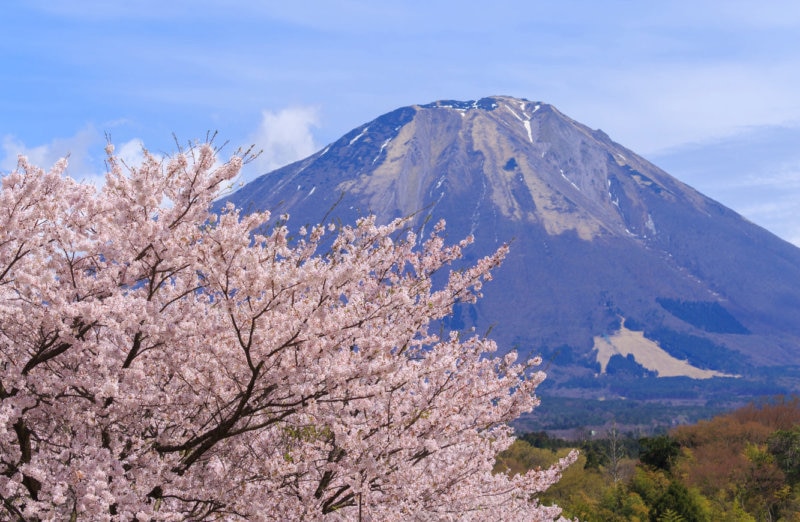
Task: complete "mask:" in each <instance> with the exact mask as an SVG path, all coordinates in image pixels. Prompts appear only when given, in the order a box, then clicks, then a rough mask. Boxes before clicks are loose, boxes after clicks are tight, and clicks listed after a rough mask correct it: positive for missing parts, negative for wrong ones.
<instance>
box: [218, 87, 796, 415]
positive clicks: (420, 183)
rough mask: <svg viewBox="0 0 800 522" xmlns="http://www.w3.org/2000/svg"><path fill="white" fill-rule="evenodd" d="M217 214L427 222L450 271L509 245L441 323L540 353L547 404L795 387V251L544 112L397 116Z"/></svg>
mask: <svg viewBox="0 0 800 522" xmlns="http://www.w3.org/2000/svg"><path fill="white" fill-rule="evenodd" d="M228 199H229V200H231V201H233V202H234V203H235V204H236V205H237V206H240V207H243V208H244V209H245V210H247V209H269V210H273V211H276V212H279V213H283V212H287V213H289V214H290V215H291V216H292V222H293V223H295V224H296V225H297V226H300V225H301V224H305V223H315V222H319V221H320V220H323V219H327V220H331V219H334V220H342V221H344V222H352V221H353V220H354V219H355V218H356V217H358V216H360V215H364V214H367V213H374V214H376V215H377V216H378V217H379V219H381V220H383V221H388V220H390V219H391V218H394V217H398V216H408V215H415V216H416V219H417V226H419V227H422V228H424V226H425V223H426V219H428V218H432V219H433V220H438V219H440V218H444V219H445V220H446V221H447V224H448V233H449V234H450V235H451V237H452V238H453V239H454V240H455V239H460V238H462V237H464V236H466V235H468V234H473V235H474V236H475V243H474V245H473V246H472V247H470V249H468V251H467V256H468V259H467V261H469V260H470V259H473V260H474V259H476V258H478V257H480V256H483V255H485V254H486V253H488V252H489V251H492V250H494V249H496V248H497V246H499V245H500V244H501V243H504V242H511V253H510V254H509V257H508V258H507V260H506V262H505V263H504V265H503V266H502V267H501V268H500V269H498V270H497V271H496V277H495V279H494V281H492V282H491V283H490V284H487V285H486V287H485V288H484V294H485V297H484V298H483V299H481V300H480V301H479V302H478V303H477V304H476V305H469V306H462V307H460V308H459V309H457V310H456V314H455V316H454V318H453V319H452V321H451V322H450V323H449V324H448V325H447V326H449V327H451V328H454V329H467V328H470V327H472V326H475V327H477V328H478V329H479V331H484V330H485V329H488V328H489V327H490V326H493V329H492V331H491V336H492V337H493V338H495V339H496V340H497V341H498V343H499V344H500V345H501V346H502V347H505V348H506V349H510V348H515V349H517V350H518V351H520V352H522V353H524V354H526V355H527V354H533V355H535V354H542V355H543V356H544V358H545V359H546V360H549V361H550V364H551V366H550V372H549V373H550V376H551V386H552V387H553V390H554V392H555V393H561V394H562V395H564V396H573V397H628V398H633V399H636V398H641V399H645V398H654V397H653V394H655V395H656V396H657V397H655V398H663V399H682V400H686V399H689V398H691V399H693V400H694V399H696V400H698V401H701V402H702V401H706V400H707V399H708V398H709V397H711V396H716V395H719V396H720V397H722V396H723V395H725V396H727V397H728V398H730V397H731V392H730V390H734V392H733V395H734V396H735V395H736V394H737V393H739V394H740V395H741V396H742V397H750V396H753V395H758V394H769V393H778V392H785V391H792V390H797V389H798V388H797V387H796V386H798V385H797V384H792V383H796V381H795V380H794V379H793V377H794V376H795V375H800V249H798V248H797V247H795V246H793V245H791V244H789V243H787V242H785V241H783V240H781V239H779V238H777V237H776V236H774V235H772V234H771V233H769V232H767V231H766V230H764V229H762V228H760V227H758V226H756V225H754V224H753V223H751V222H749V221H747V220H746V219H744V218H742V217H741V216H740V215H738V214H736V213H735V212H733V211H732V210H730V209H728V208H726V207H724V206H723V205H721V204H719V203H717V202H715V201H713V200H711V199H709V198H707V197H705V196H703V195H702V194H700V193H699V192H697V191H696V190H694V189H692V188H691V187H689V186H687V185H685V184H683V183H681V182H680V181H678V180H676V179H675V178H673V177H671V176H670V175H668V174H667V173H666V172H664V171H662V170H661V169H659V168H658V167H656V166H655V165H653V164H651V163H649V162H648V161H647V160H645V159H644V158H642V157H640V156H638V155H637V154H635V153H634V152H632V151H630V150H628V149H626V148H625V147H623V146H621V145H619V144H617V143H615V142H613V141H612V140H611V139H610V138H609V137H608V136H607V135H606V134H605V133H603V132H602V131H600V130H592V129H590V128H588V127H586V126H585V125H582V124H580V123H578V122H576V121H574V120H572V119H570V118H569V117H567V116H565V115H564V114H562V113H561V112H559V111H558V110H557V109H556V108H555V107H553V106H551V105H548V104H546V103H542V102H532V101H528V100H525V99H517V98H511V97H506V96H493V97H489V98H483V99H481V100H477V101H466V102H463V101H438V102H434V103H430V104H427V105H414V106H410V107H403V108H400V109H397V110H395V111H392V112H390V113H388V114H385V115H383V116H381V117H379V118H377V119H375V120H373V121H371V122H369V123H366V124H364V125H361V126H360V127H357V128H356V129H353V130H352V131H350V132H349V133H347V134H346V135H345V136H343V137H342V138H340V139H339V140H338V141H336V142H334V143H332V144H330V145H329V146H327V147H325V148H324V149H322V150H320V151H319V152H317V153H316V154H314V155H312V156H310V157H308V158H306V159H303V160H301V161H298V162H296V163H293V164H291V165H288V166H286V167H283V168H281V169H278V170H276V171H274V172H271V173H269V174H266V175H264V176H262V177H260V178H258V179H256V180H255V181H253V182H252V183H250V184H248V185H246V186H245V187H244V188H242V189H241V190H240V191H238V192H236V193H235V194H233V195H231V196H229V198H228ZM657 377H658V378H657ZM645 381H646V382H647V385H646V386H645V385H644V384H642V383H643V382H645ZM676 383H682V384H681V385H680V386H675V384H676ZM687 383H688V384H687ZM687 386H688V388H687ZM688 389H690V390H695V392H694V396H693V397H687V390H688ZM653 390H657V391H655V392H654V391H653ZM715 390H716V392H715ZM721 390H725V391H724V392H723V391H721ZM735 390H738V391H735Z"/></svg>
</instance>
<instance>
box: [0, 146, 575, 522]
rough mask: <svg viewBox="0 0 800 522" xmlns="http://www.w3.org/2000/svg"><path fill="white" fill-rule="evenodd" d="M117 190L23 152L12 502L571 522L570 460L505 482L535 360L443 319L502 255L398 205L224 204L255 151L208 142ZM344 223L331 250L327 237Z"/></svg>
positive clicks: (146, 510)
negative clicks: (463, 264)
mask: <svg viewBox="0 0 800 522" xmlns="http://www.w3.org/2000/svg"><path fill="white" fill-rule="evenodd" d="M108 154H109V157H108V164H109V172H108V174H107V177H106V183H105V185H104V186H103V187H102V189H99V190H97V189H95V188H94V187H92V186H88V185H82V184H78V183H75V182H74V181H72V180H71V179H69V178H68V177H66V176H64V175H63V172H64V169H65V167H66V162H60V163H58V164H57V165H56V166H55V167H54V168H53V169H52V170H50V171H49V172H45V171H43V170H41V169H39V168H37V167H35V166H33V165H30V164H29V163H28V162H27V160H26V159H25V158H21V159H20V161H19V166H18V168H17V169H16V170H15V171H14V172H12V173H10V174H9V175H7V176H5V177H4V178H3V179H2V191H0V501H1V503H0V518H2V519H12V520H68V519H70V518H71V517H76V519H77V520H126V521H129V520H139V521H145V520H147V521H150V520H187V519H189V520H220V519H224V520H281V521H284V520H300V519H303V520H357V519H358V520H382V521H383V520H410V519H416V520H471V519H474V520H552V519H555V518H557V517H558V516H559V513H560V510H559V509H558V508H557V507H545V506H540V505H539V504H538V503H537V501H536V500H535V496H534V495H535V494H536V493H537V492H541V491H543V490H545V489H546V488H547V487H548V486H550V485H551V484H553V483H554V482H556V481H557V480H558V478H559V474H560V471H561V470H562V469H563V468H564V467H565V466H567V465H568V464H569V463H570V462H571V461H572V460H574V456H571V457H570V458H568V459H565V461H564V462H561V463H560V464H559V465H557V466H555V467H554V468H552V469H549V470H544V471H531V472H529V473H528V474H526V475H517V476H513V477H512V476H507V475H505V474H497V475H495V474H492V467H493V464H494V457H495V455H496V454H497V453H498V452H499V451H501V450H503V449H505V448H506V447H508V446H509V444H510V443H511V442H512V440H513V437H512V434H511V429H510V428H509V427H508V425H507V422H509V421H511V420H513V419H514V418H516V417H517V416H519V415H520V414H521V413H523V412H527V411H530V410H531V409H532V408H534V407H535V406H536V404H537V399H536V398H535V396H534V390H535V389H536V387H537V385H539V384H540V383H541V381H542V380H543V379H544V377H545V376H544V374H543V373H542V372H537V371H535V369H534V367H535V366H536V365H537V364H538V361H536V360H533V361H528V362H523V363H518V362H516V361H515V356H514V355H513V354H512V355H507V356H505V357H502V358H496V357H493V356H492V353H493V352H494V351H495V350H496V347H495V345H494V343H493V342H492V341H490V340H487V339H482V338H479V337H471V338H466V339H465V338H462V337H460V336H459V335H456V334H451V335H449V336H447V337H445V338H440V337H438V336H437V335H436V333H434V331H438V328H433V327H432V321H436V320H438V319H441V318H443V317H445V316H447V315H448V314H450V313H451V312H452V307H453V304H454V303H456V302H458V301H465V300H466V301H469V300H473V299H475V298H476V297H477V296H478V294H479V291H480V285H481V284H482V282H483V281H484V280H486V279H488V278H489V272H490V270H491V269H493V268H494V267H496V266H497V265H498V264H499V263H500V261H501V260H502V258H503V256H504V254H505V251H506V249H505V247H503V248H501V249H500V250H499V251H498V252H497V253H495V254H494V255H492V256H490V257H487V258H485V259H482V260H481V261H479V262H478V263H477V265H476V266H474V267H472V268H469V269H466V270H462V271H453V272H452V273H451V274H450V276H449V279H448V280H447V282H446V283H444V284H441V285H439V287H437V285H434V284H433V282H432V275H433V274H434V273H435V272H437V271H441V269H443V268H444V267H446V266H447V265H448V264H449V263H451V262H452V261H453V260H455V259H456V258H458V257H459V256H460V255H461V249H462V247H464V246H465V245H466V244H467V243H468V241H464V242H462V243H461V244H459V245H454V246H445V245H444V242H443V240H442V237H441V234H442V230H443V225H441V226H439V227H437V228H436V230H435V231H434V233H433V234H432V235H431V236H430V237H429V238H427V239H425V240H424V241H420V240H418V238H417V237H416V236H415V235H414V234H412V233H405V234H403V228H404V227H405V225H406V224H407V223H406V222H405V221H404V220H397V221H395V222H392V223H391V224H389V225H385V226H378V225H376V222H375V220H374V219H373V218H365V219H362V220H360V221H359V222H358V223H357V224H356V225H355V226H345V227H338V228H335V227H323V226H316V227H313V228H309V229H308V230H305V229H304V230H303V231H302V233H301V234H299V235H298V237H297V238H292V237H291V236H290V232H289V230H288V229H287V228H286V226H285V225H283V224H278V225H275V226H272V227H271V228H268V227H267V225H266V224H267V223H268V222H269V214H268V213H253V214H248V215H241V214H239V212H238V211H236V210H235V209H233V208H228V209H226V210H225V211H224V212H223V213H222V214H221V215H219V216H216V215H213V214H211V213H210V210H209V209H210V207H211V204H212V202H213V200H214V198H215V196H216V195H218V193H219V191H220V190H221V188H222V187H223V186H224V185H225V183H227V182H228V181H229V180H231V179H232V178H233V177H234V176H236V175H237V173H238V171H239V169H240V167H241V164H242V161H243V159H244V158H243V157H242V155H235V156H234V157H233V159H231V160H230V161H228V162H226V163H220V162H219V161H218V159H217V156H216V154H215V151H214V149H213V148H212V147H211V146H210V145H208V144H205V145H198V146H195V147H190V148H189V149H188V150H184V151H181V152H180V153H178V154H176V155H174V156H173V157H171V158H169V159H166V160H162V159H159V158H157V157H155V156H153V155H150V154H148V153H145V161H144V162H143V163H142V164H141V165H139V166H135V167H129V166H126V165H124V164H122V163H121V161H120V160H118V159H117V158H116V157H115V156H114V155H113V148H112V147H109V149H108ZM332 233H333V234H335V237H334V238H332V239H331V240H330V241H328V243H326V244H331V246H330V247H329V248H325V249H324V251H323V248H322V247H321V243H322V241H323V239H324V237H325V235H326V234H332Z"/></svg>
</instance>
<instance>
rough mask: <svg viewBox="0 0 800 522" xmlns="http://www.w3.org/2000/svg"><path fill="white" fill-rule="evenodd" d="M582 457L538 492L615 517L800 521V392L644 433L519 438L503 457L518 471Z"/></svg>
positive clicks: (576, 509)
mask: <svg viewBox="0 0 800 522" xmlns="http://www.w3.org/2000/svg"><path fill="white" fill-rule="evenodd" d="M575 447H577V448H579V449H581V450H582V451H581V457H580V459H579V460H578V462H576V463H575V464H574V465H573V466H572V467H571V468H569V469H567V470H566V472H565V473H564V475H563V478H562V479H561V481H560V482H558V483H557V484H555V485H554V486H552V487H551V488H550V489H549V490H548V491H547V492H545V493H544V494H543V495H541V497H540V498H541V501H542V502H543V503H555V504H558V505H559V506H561V507H562V508H563V509H564V513H563V514H564V516H565V517H567V518H574V517H577V518H578V519H580V520H581V521H584V522H612V521H640V522H645V521H653V522H664V521H684V522H693V521H703V522H705V521H708V522H711V521H730V522H734V521H743V522H745V521H746V522H750V521H776V522H777V521H800V399H798V398H796V397H795V398H790V399H789V398H784V397H781V398H777V399H775V400H773V401H770V402H767V403H761V404H757V405H756V404H753V405H749V406H746V407H744V408H741V409H738V410H736V411H733V412H731V413H728V414H725V415H720V416H717V417H714V418H713V419H711V420H707V421H700V422H698V423H697V424H694V425H686V426H680V427H677V428H674V429H672V430H670V431H669V432H668V433H665V434H663V435H659V436H654V437H645V438H639V437H636V436H635V435H633V434H625V433H620V432H619V430H617V429H616V428H611V429H609V430H608V431H607V432H605V433H604V434H602V436H597V435H594V436H593V435H591V434H590V433H587V434H586V437H585V438H584V439H583V440H579V441H565V440H561V439H556V438H552V437H550V436H548V435H547V434H546V433H544V432H537V433H527V434H524V435H522V436H520V437H519V439H518V440H517V441H516V442H515V443H514V445H513V446H512V447H511V448H509V450H508V451H506V452H504V453H503V454H501V455H500V456H499V457H498V459H497V465H496V468H495V469H496V470H497V471H503V470H508V471H510V472H512V473H519V472H524V471H525V470H527V469H535V468H536V467H542V468H544V467H546V466H548V465H550V464H551V463H552V462H554V461H555V460H556V459H557V458H559V457H562V456H564V455H565V454H566V453H567V452H568V451H569V449H571V448H575Z"/></svg>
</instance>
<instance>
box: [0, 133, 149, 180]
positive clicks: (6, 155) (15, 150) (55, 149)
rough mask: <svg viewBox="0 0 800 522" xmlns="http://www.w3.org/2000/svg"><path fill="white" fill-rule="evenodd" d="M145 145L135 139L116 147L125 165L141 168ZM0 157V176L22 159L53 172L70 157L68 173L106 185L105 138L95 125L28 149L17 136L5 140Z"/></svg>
mask: <svg viewBox="0 0 800 522" xmlns="http://www.w3.org/2000/svg"><path fill="white" fill-rule="evenodd" d="M143 147H144V144H143V143H142V140H140V139H139V138H134V139H131V140H129V141H126V142H124V143H122V144H115V149H116V155H117V156H118V157H119V158H121V159H122V160H123V161H124V162H125V164H127V165H130V166H134V165H138V164H139V163H141V162H142V160H143V159H144V154H143ZM0 148H1V149H2V154H1V155H0V173H7V172H10V171H12V170H14V169H15V168H16V167H17V160H18V156H20V155H22V156H26V157H27V158H28V161H29V162H30V163H32V164H33V165H36V166H38V167H41V168H42V169H45V170H47V169H49V168H50V167H52V166H53V165H54V164H55V163H56V162H57V161H58V160H60V159H61V158H64V157H67V170H66V174H67V175H68V176H70V177H72V178H73V179H76V180H78V181H81V182H87V183H91V184H93V185H95V186H97V187H100V186H101V185H102V184H103V183H105V173H106V166H105V158H106V156H105V138H104V137H103V136H102V135H101V134H100V133H99V132H97V130H95V129H94V127H92V126H87V127H85V128H84V129H83V130H80V131H78V132H77V133H76V134H75V135H74V136H70V137H68V138H56V139H54V140H52V141H51V142H49V143H44V144H41V145H34V146H28V145H27V144H25V143H24V142H22V141H21V140H19V139H17V138H16V137H14V136H11V135H8V136H5V137H3V141H2V145H1V146H0Z"/></svg>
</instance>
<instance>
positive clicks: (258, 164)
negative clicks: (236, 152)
mask: <svg viewBox="0 0 800 522" xmlns="http://www.w3.org/2000/svg"><path fill="white" fill-rule="evenodd" d="M318 125H319V117H318V111H317V109H315V108H313V107H288V108H285V109H282V110H280V111H278V112H272V111H263V112H262V113H261V123H260V124H259V126H258V129H257V130H256V131H255V132H253V133H252V134H250V136H249V137H248V139H247V142H248V143H253V144H254V145H255V150H261V151H262V152H261V155H260V156H259V157H258V158H257V159H256V160H255V161H253V162H251V163H250V164H248V165H246V166H245V168H244V169H243V170H244V172H243V178H244V179H243V181H245V182H247V181H250V180H251V179H252V178H254V177H256V176H260V175H261V174H266V173H267V172H270V171H272V170H275V169H277V168H279V167H283V166H284V165H288V164H289V163H291V162H293V161H297V160H299V159H303V158H305V157H306V156H310V155H311V154H313V153H314V152H316V150H317V149H318V146H317V145H316V143H315V142H314V136H313V134H312V132H311V128H312V127H317V126H318Z"/></svg>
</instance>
